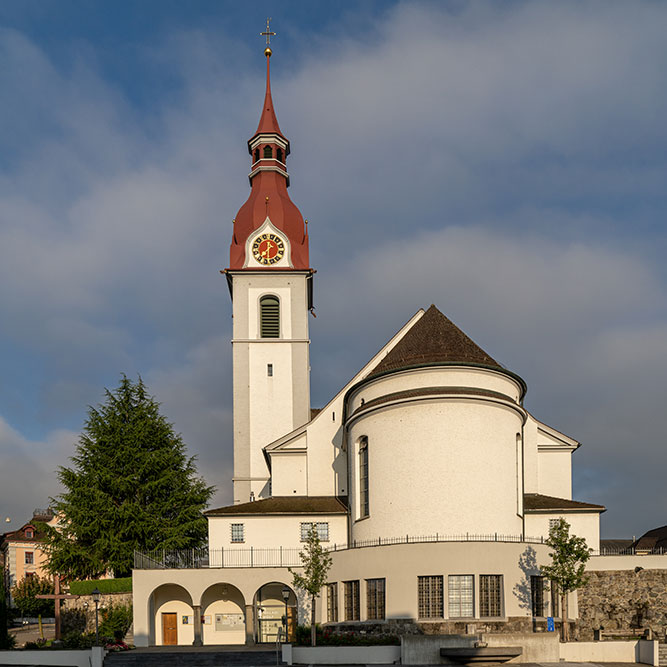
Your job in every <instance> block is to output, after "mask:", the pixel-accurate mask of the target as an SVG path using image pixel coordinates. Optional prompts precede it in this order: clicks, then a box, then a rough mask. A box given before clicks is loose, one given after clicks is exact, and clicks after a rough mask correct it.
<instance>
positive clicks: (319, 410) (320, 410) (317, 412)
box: [310, 408, 322, 421]
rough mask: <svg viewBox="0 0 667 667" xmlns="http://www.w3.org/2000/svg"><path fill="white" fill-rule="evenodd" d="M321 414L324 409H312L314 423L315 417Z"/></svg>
mask: <svg viewBox="0 0 667 667" xmlns="http://www.w3.org/2000/svg"><path fill="white" fill-rule="evenodd" d="M320 412H322V408H310V420H311V421H312V420H313V419H315V417H316V416H317V415H319V414H320Z"/></svg>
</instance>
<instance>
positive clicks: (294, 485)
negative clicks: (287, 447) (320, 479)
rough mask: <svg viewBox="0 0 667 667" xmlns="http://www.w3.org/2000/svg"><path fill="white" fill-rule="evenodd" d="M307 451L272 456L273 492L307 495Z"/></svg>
mask: <svg viewBox="0 0 667 667" xmlns="http://www.w3.org/2000/svg"><path fill="white" fill-rule="evenodd" d="M307 465H308V463H307V455H306V452H303V453H294V454H284V453H283V454H279V455H277V456H272V457H271V494H272V495H273V496H305V495H307V494H308V482H307V476H306V473H307V470H306V468H307Z"/></svg>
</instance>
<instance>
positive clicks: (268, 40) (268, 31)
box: [259, 18, 276, 46]
mask: <svg viewBox="0 0 667 667" xmlns="http://www.w3.org/2000/svg"><path fill="white" fill-rule="evenodd" d="M271 20H272V19H271V18H267V19H266V30H265V31H264V32H260V33H259V34H260V36H261V37H266V45H267V46H269V45H270V44H271V37H275V36H276V33H275V32H271V25H270V23H271Z"/></svg>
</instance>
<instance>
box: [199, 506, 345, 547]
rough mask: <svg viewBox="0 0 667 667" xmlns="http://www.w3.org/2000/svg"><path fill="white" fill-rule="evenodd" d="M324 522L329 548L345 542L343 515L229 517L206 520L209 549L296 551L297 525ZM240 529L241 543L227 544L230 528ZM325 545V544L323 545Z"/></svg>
mask: <svg viewBox="0 0 667 667" xmlns="http://www.w3.org/2000/svg"><path fill="white" fill-rule="evenodd" d="M318 521H326V522H328V523H329V544H331V545H333V544H338V545H343V544H345V543H346V542H347V517H346V515H345V514H328V515H325V514H313V515H290V516H284V515H267V516H251V515H245V516H243V515H229V516H215V517H209V519H208V531H209V533H208V535H209V547H210V549H212V550H215V549H221V548H225V549H248V548H250V547H251V546H252V547H253V548H263V549H268V548H277V547H281V546H282V547H283V548H292V549H298V550H300V549H301V548H302V547H303V543H302V542H301V523H302V522H318ZM232 523H242V524H243V525H244V536H245V542H243V543H238V542H232V541H231V524H232ZM323 544H326V543H323Z"/></svg>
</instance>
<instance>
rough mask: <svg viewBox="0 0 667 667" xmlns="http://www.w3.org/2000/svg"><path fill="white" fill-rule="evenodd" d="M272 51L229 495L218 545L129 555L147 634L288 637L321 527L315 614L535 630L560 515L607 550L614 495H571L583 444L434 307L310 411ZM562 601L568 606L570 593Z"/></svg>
mask: <svg viewBox="0 0 667 667" xmlns="http://www.w3.org/2000/svg"><path fill="white" fill-rule="evenodd" d="M265 56H266V65H267V72H266V93H265V98H264V104H263V107H262V110H261V114H260V121H259V125H258V127H257V130H256V132H255V133H254V134H253V136H252V137H251V138H250V140H249V141H248V151H249V154H250V163H251V164H250V173H249V180H250V195H249V197H248V200H247V201H246V203H245V204H244V205H243V206H242V207H241V209H240V210H239V211H238V213H237V215H236V218H235V219H234V225H233V233H232V239H231V248H230V257H229V265H228V268H226V269H225V270H224V271H223V272H222V273H223V274H224V276H225V277H226V280H227V285H228V287H229V292H230V295H231V300H232V308H233V340H232V351H233V352H232V353H233V396H234V476H233V498H234V503H233V504H232V505H230V506H227V507H220V508H217V509H211V510H208V511H207V512H206V516H207V519H208V526H209V540H208V548H207V549H205V550H201V551H197V552H187V553H185V552H182V553H176V552H174V553H165V552H160V553H153V554H137V556H136V563H135V570H134V574H133V590H134V593H133V594H134V637H135V642H136V644H137V645H138V646H142V645H143V646H149V645H170V644H174V645H192V644H194V645H202V644H254V643H268V642H272V643H275V641H276V639H277V638H280V637H284V632H285V631H286V632H287V634H288V637H289V638H291V637H292V636H293V634H294V629H295V626H296V624H297V623H304V622H305V623H308V622H309V619H310V612H309V608H308V604H309V602H308V599H307V597H304V595H303V593H302V592H301V591H299V590H297V589H295V588H294V587H293V586H292V575H291V573H290V572H289V571H288V567H292V568H295V567H298V566H299V565H300V560H299V551H300V550H301V549H302V547H303V543H304V540H305V539H306V537H307V536H308V534H309V533H310V531H311V530H312V529H313V528H314V529H315V530H316V531H317V534H318V536H319V539H320V541H321V543H322V544H323V545H324V546H325V547H326V548H327V549H328V550H329V552H330V555H331V558H332V566H331V568H330V570H329V574H328V578H329V583H328V584H327V585H326V586H325V587H324V589H323V590H322V591H321V595H320V598H319V601H318V605H317V618H318V622H320V623H322V624H328V625H329V626H331V627H333V628H335V627H342V626H343V625H344V626H345V627H347V628H349V627H358V628H359V629H360V630H363V629H364V628H369V627H370V626H371V625H372V626H374V627H375V626H377V625H378V624H380V625H381V626H385V627H387V628H388V629H389V628H393V629H398V630H399V631H400V628H401V627H406V626H410V627H417V628H419V631H421V632H424V633H429V632H432V633H447V632H452V633H454V632H468V633H470V632H474V631H475V629H482V628H485V629H486V631H489V630H490V631H493V632H531V631H532V630H533V628H534V627H535V623H536V622H545V620H546V617H548V616H554V617H556V618H557V617H558V616H559V609H558V602H557V596H555V595H552V594H551V593H552V592H551V590H550V589H549V588H548V587H547V586H546V582H545V581H544V579H543V577H541V576H540V565H544V564H547V563H549V562H550V558H549V556H548V547H546V546H545V545H544V543H543V542H544V539H545V538H546V537H547V536H548V533H549V527H550V525H551V524H552V522H554V521H558V519H560V518H565V519H566V520H567V521H568V523H569V524H570V525H571V530H572V532H573V533H575V534H577V535H579V536H581V537H584V538H585V539H586V542H587V544H588V546H589V547H590V548H592V549H594V550H597V549H598V548H599V540H600V536H599V519H600V513H601V512H604V507H602V506H600V505H594V504H590V503H586V502H581V501H578V500H573V499H572V455H573V454H574V453H575V452H576V450H577V448H578V447H579V443H578V442H577V441H576V440H574V439H573V438H572V437H570V436H568V435H565V434H563V433H561V432H559V431H558V430H556V429H555V428H553V427H551V426H548V425H546V424H544V423H542V422H540V421H539V419H537V418H536V417H535V416H533V415H531V414H530V413H528V412H527V410H526V409H525V407H524V405H523V399H524V396H525V394H526V390H527V386H526V383H525V382H524V380H523V379H522V378H521V377H520V375H518V374H517V373H516V372H514V371H513V370H509V369H507V368H505V367H504V366H502V365H501V364H500V363H498V362H497V361H496V360H495V359H494V358H493V357H492V356H491V355H490V354H489V353H487V352H486V351H484V350H482V349H481V348H480V347H479V346H478V345H477V344H475V343H474V342H473V340H472V339H471V338H469V337H468V336H467V335H466V334H465V333H464V332H463V331H461V330H460V329H459V328H458V327H457V326H456V325H455V324H454V323H453V322H451V321H450V320H449V319H448V318H447V317H446V316H445V315H444V314H443V313H442V312H440V310H438V308H437V307H436V306H435V305H431V306H428V307H427V308H418V309H417V310H416V312H415V314H414V315H413V316H412V317H411V318H410V319H409V320H408V321H407V322H405V324H404V325H403V327H402V328H401V329H400V330H399V331H397V332H395V333H393V335H391V336H390V337H389V336H388V340H387V341H386V342H384V344H383V341H378V347H379V348H380V349H379V352H378V353H377V354H376V355H375V356H374V357H373V358H372V359H369V360H368V362H367V363H366V365H365V366H364V367H363V368H361V369H359V371H358V372H357V373H356V375H355V376H354V377H353V378H352V379H351V380H350V381H349V382H348V383H347V384H346V385H345V386H344V387H341V388H340V390H339V391H338V393H337V394H336V395H335V396H333V397H332V398H331V400H330V401H329V403H327V404H326V405H325V406H324V407H323V408H321V409H319V410H314V409H312V408H311V405H310V387H309V376H310V359H309V343H310V339H309V332H308V328H309V317H310V313H311V310H312V307H313V281H314V279H315V277H314V274H315V271H314V269H313V267H311V265H310V259H309V242H310V238H309V234H308V223H307V220H304V218H303V216H302V215H301V212H300V211H299V209H298V208H297V206H296V205H295V204H294V203H293V202H292V201H291V199H290V196H289V194H288V187H289V184H290V176H289V174H288V171H287V159H288V157H289V155H290V142H289V140H288V139H287V138H286V136H285V135H284V134H283V133H282V131H281V129H280V126H279V124H278V120H277V116H276V112H275V109H274V106H273V101H272V97H271V82H270V70H269V65H270V58H271V49H270V47H267V48H266V50H265ZM315 242H316V240H315ZM370 296H372V295H369V298H370ZM341 315H343V314H341ZM389 333H390V332H388V334H389ZM380 346H381V347H380ZM569 611H570V616H571V617H576V614H577V605H576V596H572V600H571V602H570V609H569ZM471 628H472V630H471Z"/></svg>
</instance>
